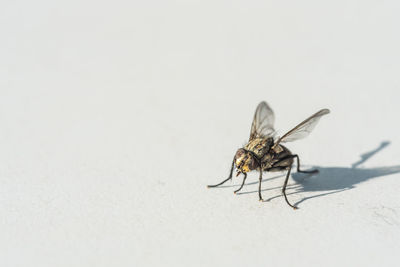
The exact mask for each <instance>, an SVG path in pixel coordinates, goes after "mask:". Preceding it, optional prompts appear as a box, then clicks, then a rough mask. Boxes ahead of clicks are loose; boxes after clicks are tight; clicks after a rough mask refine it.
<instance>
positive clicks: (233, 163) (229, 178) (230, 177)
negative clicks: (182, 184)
mask: <svg viewBox="0 0 400 267" xmlns="http://www.w3.org/2000/svg"><path fill="white" fill-rule="evenodd" d="M234 165H235V159H233V161H232V166H231V172H230V174H229V177H228V178H227V179H226V180H223V181H222V182H220V183H219V184H215V185H207V187H208V188H210V187H217V186H220V185H222V184H224V183H225V182H227V181H228V180H232V173H233V168H234Z"/></svg>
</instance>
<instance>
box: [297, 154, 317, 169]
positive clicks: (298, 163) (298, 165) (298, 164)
mask: <svg viewBox="0 0 400 267" xmlns="http://www.w3.org/2000/svg"><path fill="white" fill-rule="evenodd" d="M293 158H297V172H302V173H318V170H317V169H314V170H311V171H302V170H300V159H299V156H298V155H293Z"/></svg>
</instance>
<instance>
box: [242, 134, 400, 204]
mask: <svg viewBox="0 0 400 267" xmlns="http://www.w3.org/2000/svg"><path fill="white" fill-rule="evenodd" d="M389 144H390V142H387V141H385V142H382V143H381V144H380V145H379V146H378V147H377V148H375V149H373V150H371V151H369V152H367V153H363V154H361V155H360V157H361V159H360V160H359V161H357V162H355V163H353V164H352V165H351V166H352V167H322V166H315V167H314V168H316V169H318V170H319V173H317V174H314V175H307V174H302V173H293V174H292V175H291V176H292V178H293V180H295V181H296V184H295V185H292V186H290V189H293V190H295V191H294V192H292V193H290V194H287V195H292V194H296V193H302V192H321V193H317V194H315V195H313V196H309V197H305V198H303V199H302V200H300V201H298V202H297V203H295V204H294V205H295V206H297V205H298V204H300V203H302V202H304V201H306V200H308V199H311V198H316V197H321V196H325V195H330V194H335V193H339V192H342V191H345V190H349V189H352V188H354V187H355V186H356V185H357V184H359V183H362V182H365V181H367V180H370V179H373V178H377V177H380V176H385V175H390V174H394V173H399V172H400V165H395V166H386V167H378V168H359V167H358V166H359V165H361V164H363V163H364V162H365V161H367V160H368V159H369V158H371V157H372V156H374V155H375V154H376V153H378V152H380V151H381V150H382V149H384V148H385V147H387V146H388V145H389ZM314 168H313V169H314ZM278 177H280V176H277V177H273V178H270V179H276V178H278ZM249 184H252V183H249ZM277 188H281V187H274V188H268V189H264V190H262V191H267V190H273V189H277ZM288 188H289V186H288ZM256 192H257V191H249V192H243V193H239V194H249V193H256ZM280 196H281V195H278V196H274V197H272V198H269V199H267V200H266V201H270V200H272V199H274V198H277V197H280Z"/></svg>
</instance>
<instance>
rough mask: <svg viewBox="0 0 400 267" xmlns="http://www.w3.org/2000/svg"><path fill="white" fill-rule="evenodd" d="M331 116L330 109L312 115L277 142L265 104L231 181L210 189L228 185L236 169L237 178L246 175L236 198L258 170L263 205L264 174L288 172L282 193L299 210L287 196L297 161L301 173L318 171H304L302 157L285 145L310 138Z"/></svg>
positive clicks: (237, 156)
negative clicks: (248, 175)
mask: <svg viewBox="0 0 400 267" xmlns="http://www.w3.org/2000/svg"><path fill="white" fill-rule="evenodd" d="M329 112H330V111H329V109H321V110H320V111H318V112H317V113H315V114H313V115H311V116H310V117H309V118H307V119H306V120H304V121H303V122H301V123H300V124H298V125H297V126H296V127H294V128H293V129H291V130H290V131H288V132H287V133H286V134H284V135H283V136H282V137H279V138H275V130H274V122H275V116H274V112H273V111H272V109H271V108H270V107H269V106H268V104H267V103H266V102H264V101H263V102H261V103H260V104H259V105H258V106H257V109H256V112H255V114H254V119H253V123H252V125H251V131H250V138H249V141H248V143H247V144H246V145H245V146H244V147H243V148H239V149H238V150H237V152H236V154H235V156H234V158H233V161H232V166H231V170H230V174H229V177H228V178H227V179H225V180H224V181H222V182H220V183H219V184H216V185H209V186H208V187H217V186H220V185H222V184H224V183H225V182H227V181H228V180H231V179H232V173H233V170H234V168H235V166H236V171H237V173H236V176H239V175H240V174H243V181H242V184H241V186H240V187H239V189H237V190H236V191H234V193H235V194H236V193H237V192H239V191H240V190H241V189H242V188H243V185H244V183H245V181H246V178H247V173H248V172H250V171H253V170H257V171H259V173H260V176H259V183H258V196H259V199H260V201H263V198H262V196H261V182H262V174H263V172H264V171H267V172H274V171H284V170H287V174H286V178H285V182H284V184H283V188H282V193H283V195H284V197H285V200H286V203H287V204H288V205H289V206H290V207H292V208H294V209H297V207H296V206H294V205H292V204H290V202H289V200H288V199H287V196H286V186H287V182H288V179H289V176H290V171H291V169H292V165H293V162H294V159H296V160H297V171H298V172H302V173H317V172H318V170H316V169H314V170H308V171H303V170H300V160H299V156H298V155H296V154H292V153H291V152H290V151H289V149H287V148H286V147H285V146H283V145H282V143H286V142H292V141H295V140H298V139H302V138H304V137H306V136H308V135H309V134H310V132H311V131H312V130H313V129H314V127H315V126H316V125H317V123H318V121H319V119H320V118H321V117H322V116H324V115H326V114H328V113H329Z"/></svg>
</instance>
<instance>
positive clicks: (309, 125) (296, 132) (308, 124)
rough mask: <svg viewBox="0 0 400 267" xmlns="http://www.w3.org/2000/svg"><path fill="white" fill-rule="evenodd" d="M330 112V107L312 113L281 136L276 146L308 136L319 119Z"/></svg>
mask: <svg viewBox="0 0 400 267" xmlns="http://www.w3.org/2000/svg"><path fill="white" fill-rule="evenodd" d="M329 112H330V111H329V109H321V110H320V111H318V112H317V113H315V114H314V115H312V116H311V117H309V118H308V119H306V120H304V121H303V122H301V123H300V124H299V125H297V126H296V127H294V128H293V129H292V130H290V131H289V132H287V133H286V134H285V135H284V136H282V137H281V138H279V139H278V141H277V142H276V143H275V145H274V146H276V145H277V144H279V143H280V142H282V143H285V142H291V141H295V140H298V139H302V138H304V137H306V136H308V135H309V134H310V133H311V131H312V130H313V129H314V128H315V126H316V125H317V123H318V121H319V119H320V118H321V117H322V116H324V115H326V114H328V113H329Z"/></svg>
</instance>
